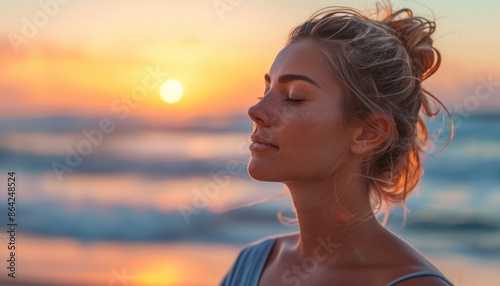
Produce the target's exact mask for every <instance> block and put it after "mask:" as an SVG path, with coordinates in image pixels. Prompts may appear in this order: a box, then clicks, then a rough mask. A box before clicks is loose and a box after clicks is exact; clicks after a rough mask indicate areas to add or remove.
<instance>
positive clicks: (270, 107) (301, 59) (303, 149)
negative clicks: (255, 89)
mask: <svg viewBox="0 0 500 286" xmlns="http://www.w3.org/2000/svg"><path fill="white" fill-rule="evenodd" d="M326 61H327V59H326V57H325V56H324V55H323V54H322V53H321V52H320V51H319V50H318V49H317V48H316V47H314V46H313V45H311V44H309V43H308V42H306V41H303V42H298V43H296V44H293V45H290V46H287V47H286V48H285V49H283V50H282V51H281V52H280V53H279V54H278V56H277V57H276V60H275V61H274V63H273V65H272V67H271V69H270V72H269V76H270V78H271V83H270V84H269V83H266V94H265V95H264V97H263V98H262V99H261V100H260V101H259V102H258V103H257V104H255V105H254V106H252V107H250V109H249V115H250V117H251V118H252V119H253V120H254V133H259V134H262V136H263V137H264V138H266V139H267V140H269V141H271V142H272V143H274V144H275V145H278V146H279V150H277V152H252V158H251V160H250V162H249V164H248V171H249V173H250V175H251V176H252V177H253V178H255V179H257V180H261V181H274V182H291V181H295V180H321V179H324V178H325V177H328V176H331V174H332V172H334V170H335V169H337V168H339V165H341V164H342V162H341V159H342V157H343V156H344V157H345V156H349V154H347V144H346V141H347V138H348V137H349V134H348V132H349V130H346V129H345V128H344V126H343V122H342V110H341V108H340V96H341V93H342V91H341V88H340V87H339V85H338V84H337V83H336V82H335V81H334V80H332V77H331V76H330V74H329V73H328V70H327V67H326V65H325V64H324V63H325V62H326ZM283 74H300V75H305V76H307V77H309V78H312V79H314V81H315V82H317V83H318V85H319V86H320V87H321V89H320V88H318V87H316V86H314V85H312V84H310V83H307V82H304V81H298V80H297V81H292V82H289V83H286V84H280V83H278V77H279V76H280V75H283ZM286 97H291V98H294V99H303V100H304V101H303V102H300V103H290V102H287V101H285V98H286Z"/></svg>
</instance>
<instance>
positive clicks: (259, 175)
mask: <svg viewBox="0 0 500 286" xmlns="http://www.w3.org/2000/svg"><path fill="white" fill-rule="evenodd" d="M277 170H279V168H276V167H271V166H269V165H267V164H263V162H258V161H257V160H255V159H254V158H252V159H250V162H248V166H247V171H248V174H249V175H250V177H251V178H252V179H254V180H257V181H263V182H281V180H280V178H279V175H278V174H276V171H277Z"/></svg>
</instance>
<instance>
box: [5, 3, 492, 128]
mask: <svg viewBox="0 0 500 286" xmlns="http://www.w3.org/2000/svg"><path fill="white" fill-rule="evenodd" d="M57 1H59V2H57ZM57 1H56V0H45V1H41V2H38V1H23V2H22V3H2V4H0V6H2V7H1V9H0V10H1V12H0V18H1V19H3V20H2V22H0V31H2V37H1V38H0V67H1V69H0V99H1V100H2V104H1V105H0V114H1V117H2V118H10V117H33V116H51V115H79V116H102V115H108V116H109V115H115V116H118V115H120V114H122V115H123V114H124V112H125V111H123V110H124V109H125V107H124V106H127V108H128V111H127V114H128V115H130V116H132V117H141V118H144V119H147V120H169V119H176V120H180V119H183V118H184V119H185V118H191V117H193V116H202V115H218V116H223V115H226V114H244V113H245V112H246V109H247V108H248V106H250V105H251V104H252V103H253V102H255V100H256V98H257V97H258V96H260V95H261V93H262V91H263V88H264V87H263V86H264V83H263V74H264V73H265V72H267V71H268V69H269V67H270V65H271V63H272V60H273V59H274V56H275V55H276V53H277V52H278V51H279V49H280V48H281V47H282V45H283V43H284V41H285V39H286V35H287V33H288V31H289V30H290V29H291V28H292V27H293V26H294V25H296V24H297V23H299V22H301V21H302V20H304V19H306V18H307V17H308V16H309V15H310V14H311V13H312V12H313V11H315V10H317V9H318V8H321V7H324V6H326V5H329V4H346V3H350V5H353V6H355V7H358V8H362V9H366V8H368V9H371V8H373V4H371V1H349V2H348V1H310V2H308V4H305V3H301V4H292V3H289V2H284V1H271V3H269V2H264V1H244V0H243V1H222V0H221V1H184V2H179V1H153V0H151V1H141V2H136V1H104V2H101V1H77V0H73V1H62V0H57ZM66 2H67V3H66ZM479 2H481V3H482V2H484V3H483V4H484V5H480V4H481V3H479ZM487 2H488V1H485V0H483V1H475V2H474V3H475V4H474V5H472V4H462V3H460V4H458V3H457V2H452V1H441V2H440V3H439V4H437V3H433V2H431V1H419V2H415V1H394V6H395V7H396V8H398V7H403V6H409V7H411V8H414V9H415V10H416V11H417V12H422V13H424V15H426V16H428V15H429V11H428V10H426V9H427V8H425V7H429V8H431V9H432V10H433V11H434V14H435V15H436V17H437V18H438V35H437V39H436V46H437V47H438V49H440V51H441V52H442V54H443V65H442V69H441V70H440V71H439V72H438V73H437V74H436V75H435V76H434V77H433V78H431V80H430V81H429V83H428V88H429V89H430V90H431V91H434V92H435V93H436V94H437V95H438V97H439V96H440V95H441V98H442V99H443V101H444V102H445V103H448V104H452V103H457V102H458V103H460V102H461V101H463V100H464V98H466V97H467V96H471V94H473V91H474V88H475V87H476V86H477V85H478V84H480V82H479V81H478V77H483V78H486V77H488V76H490V77H492V78H493V79H498V80H500V68H499V66H500V65H499V63H500V57H499V56H498V54H497V53H496V51H497V47H498V46H499V43H500V40H499V39H498V37H496V36H493V35H498V29H499V28H498V27H499V26H500V25H495V23H498V20H496V19H495V17H494V11H495V10H496V11H498V9H494V8H495V7H496V8H500V7H498V6H500V4H498V3H496V2H495V3H493V1H490V2H491V3H490V2H488V3H487ZM40 3H45V4H46V5H45V6H44V5H42V4H40ZM221 3H222V4H221ZM230 3H233V5H232V6H231V5H230ZM214 4H216V5H215V6H214ZM487 4H488V5H489V6H488V5H487ZM466 5H469V6H466ZM44 15H45V16H44ZM44 17H45V18H44ZM44 20H46V21H45V22H43V21H44ZM28 22H29V23H31V24H32V25H34V26H32V27H31V28H30V27H29V24H27V23H28ZM37 23H38V24H37ZM30 29H31V30H30ZM28 32H31V34H29V33H28ZM19 39H21V40H20V42H17V43H16V41H19ZM151 69H153V70H157V71H159V73H158V72H157V74H158V75H161V76H162V77H165V80H167V79H170V78H175V79H178V80H179V81H180V82H182V84H183V85H184V92H185V95H184V97H183V98H182V100H181V101H180V102H179V103H177V104H174V105H168V104H166V103H164V102H162V101H161V99H160V97H159V84H160V82H158V81H157V80H156V81H154V80H153V81H151V80H152V78H153V77H154V76H153V75H152V74H151V72H150V70H151ZM145 78H149V80H150V85H149V86H150V88H146V89H145V86H144V84H143V82H144V80H145ZM153 83H154V84H153ZM141 86H142V87H141ZM141 90H142V91H144V90H146V91H147V94H145V95H144V99H143V100H142V99H141V100H135V99H133V98H132V99H130V98H131V94H132V93H137V92H139V91H141ZM494 94H495V95H497V96H494V97H492V99H490V100H489V101H488V104H482V106H480V108H484V109H488V108H490V109H491V108H495V109H497V110H498V109H499V108H500V101H499V100H497V99H495V98H498V97H499V96H498V94H500V92H496V91H494ZM127 100H128V101H127ZM120 107H121V108H122V109H120ZM117 110H122V111H121V112H118V111H117Z"/></svg>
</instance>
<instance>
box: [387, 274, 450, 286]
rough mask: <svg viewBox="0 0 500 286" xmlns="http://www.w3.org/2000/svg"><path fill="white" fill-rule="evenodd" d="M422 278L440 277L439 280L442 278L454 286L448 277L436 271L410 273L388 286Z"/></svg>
mask: <svg viewBox="0 0 500 286" xmlns="http://www.w3.org/2000/svg"><path fill="white" fill-rule="evenodd" d="M421 276H434V277H438V278H441V279H442V280H443V281H445V282H446V283H448V284H449V285H451V286H453V283H451V282H450V281H449V280H448V279H446V277H444V276H443V275H442V274H440V273H437V272H434V271H418V272H413V273H410V274H406V275H404V276H401V277H399V278H397V279H395V280H393V281H391V282H390V283H389V284H387V286H394V285H396V283H399V282H401V281H404V280H408V279H411V278H414V277H421Z"/></svg>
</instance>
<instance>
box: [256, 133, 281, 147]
mask: <svg viewBox="0 0 500 286" xmlns="http://www.w3.org/2000/svg"><path fill="white" fill-rule="evenodd" d="M251 139H252V142H253V143H251V144H250V146H249V149H250V150H251V151H271V150H277V149H279V147H278V146H277V145H275V144H273V143H272V142H270V141H268V140H265V139H264V138H262V137H260V136H258V135H256V134H254V135H252V136H251Z"/></svg>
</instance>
